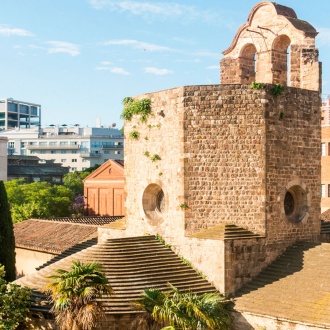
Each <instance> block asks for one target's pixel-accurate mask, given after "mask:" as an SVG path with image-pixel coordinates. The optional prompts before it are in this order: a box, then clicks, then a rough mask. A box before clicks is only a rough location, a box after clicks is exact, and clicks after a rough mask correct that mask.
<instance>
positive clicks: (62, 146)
mask: <svg viewBox="0 0 330 330" xmlns="http://www.w3.org/2000/svg"><path fill="white" fill-rule="evenodd" d="M0 137H6V138H7V139H8V155H27V156H38V157H39V158H40V159H42V160H45V161H46V160H52V161H54V163H61V164H63V166H67V167H70V171H72V172H74V171H82V170H84V169H86V168H88V167H91V166H94V165H96V164H99V165H101V164H103V163H104V162H106V161H107V160H109V159H118V160H120V159H124V151H123V150H124V149H123V148H124V137H123V134H122V133H121V131H120V130H118V129H115V128H111V127H109V128H105V127H79V126H73V127H68V126H65V125H63V126H50V127H45V128H39V127H34V128H26V129H25V128H24V129H21V128H19V127H16V128H15V129H10V130H3V131H0Z"/></svg>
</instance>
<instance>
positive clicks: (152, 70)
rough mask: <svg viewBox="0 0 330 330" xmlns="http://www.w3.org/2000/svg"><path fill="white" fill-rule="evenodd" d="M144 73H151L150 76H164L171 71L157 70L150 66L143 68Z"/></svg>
mask: <svg viewBox="0 0 330 330" xmlns="http://www.w3.org/2000/svg"><path fill="white" fill-rule="evenodd" d="M144 72H146V73H152V74H156V75H166V74H170V73H173V71H171V70H168V69H158V68H155V67H152V66H148V67H145V68H144Z"/></svg>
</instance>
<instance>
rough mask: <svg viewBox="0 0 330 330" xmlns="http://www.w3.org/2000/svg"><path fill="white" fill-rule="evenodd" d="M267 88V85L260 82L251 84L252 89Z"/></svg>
mask: <svg viewBox="0 0 330 330" xmlns="http://www.w3.org/2000/svg"><path fill="white" fill-rule="evenodd" d="M265 86H266V84H264V83H258V82H255V81H254V82H253V83H252V84H251V88H252V89H263V88H265Z"/></svg>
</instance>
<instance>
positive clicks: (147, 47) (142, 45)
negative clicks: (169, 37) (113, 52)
mask: <svg viewBox="0 0 330 330" xmlns="http://www.w3.org/2000/svg"><path fill="white" fill-rule="evenodd" d="M103 45H104V46H112V45H119V46H131V47H133V48H134V49H139V50H144V51H150V52H161V51H167V52H168V51H173V49H171V48H169V47H165V46H159V45H155V44H150V43H148V42H142V41H137V40H131V39H122V40H109V41H105V42H104V43H103Z"/></svg>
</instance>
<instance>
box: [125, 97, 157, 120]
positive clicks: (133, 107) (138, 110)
mask: <svg viewBox="0 0 330 330" xmlns="http://www.w3.org/2000/svg"><path fill="white" fill-rule="evenodd" d="M123 105H124V110H123V112H122V113H121V116H120V117H121V118H123V119H125V120H128V121H130V120H131V119H132V118H133V115H139V116H140V121H141V122H146V121H147V119H148V116H149V115H150V113H151V100H150V99H147V98H143V99H141V100H134V99H133V98H131V97H125V98H124V99H123Z"/></svg>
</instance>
